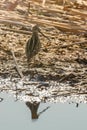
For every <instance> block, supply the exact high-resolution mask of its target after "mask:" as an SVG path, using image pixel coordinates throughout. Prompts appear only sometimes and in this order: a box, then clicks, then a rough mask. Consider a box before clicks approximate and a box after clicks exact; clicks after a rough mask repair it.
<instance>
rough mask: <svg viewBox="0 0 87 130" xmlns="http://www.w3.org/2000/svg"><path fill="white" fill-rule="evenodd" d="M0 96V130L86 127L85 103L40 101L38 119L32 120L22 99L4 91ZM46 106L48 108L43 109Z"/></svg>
mask: <svg viewBox="0 0 87 130" xmlns="http://www.w3.org/2000/svg"><path fill="white" fill-rule="evenodd" d="M0 97H2V98H3V99H4V100H3V101H2V102H0V130H29V129H30V130H43V129H45V130H82V129H83V130H86V129H87V104H80V105H79V106H78V107H76V104H73V103H72V104H68V103H63V104H62V103H56V104H51V103H41V104H40V105H39V108H38V113H40V115H39V117H38V119H36V120H32V118H31V112H30V110H29V108H28V107H27V106H26V104H25V103H24V102H23V101H15V98H13V97H12V96H9V95H8V94H6V93H4V94H3V93H2V94H0ZM48 106H50V108H49V109H47V110H45V108H47V107H48ZM44 110H45V111H44ZM42 111H43V112H42Z"/></svg>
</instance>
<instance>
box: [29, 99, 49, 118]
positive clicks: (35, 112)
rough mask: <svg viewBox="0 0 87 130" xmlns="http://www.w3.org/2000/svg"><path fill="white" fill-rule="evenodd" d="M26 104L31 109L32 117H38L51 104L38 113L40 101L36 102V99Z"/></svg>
mask: <svg viewBox="0 0 87 130" xmlns="http://www.w3.org/2000/svg"><path fill="white" fill-rule="evenodd" d="M26 105H27V107H28V108H29V109H30V111H31V118H32V119H38V117H39V116H40V115H41V114H42V113H43V112H45V111H46V110H47V109H48V108H49V106H48V107H46V108H45V109H44V110H43V111H41V112H39V113H38V108H39V105H40V102H36V101H34V102H33V103H31V102H26Z"/></svg>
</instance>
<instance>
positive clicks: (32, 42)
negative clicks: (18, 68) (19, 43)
mask: <svg viewBox="0 0 87 130" xmlns="http://www.w3.org/2000/svg"><path fill="white" fill-rule="evenodd" d="M38 32H39V27H38V25H35V26H34V27H33V29H32V36H31V38H30V39H29V40H28V42H27V44H26V50H25V51H26V56H27V62H28V63H29V61H30V60H31V59H32V58H33V57H34V56H35V55H36V54H37V53H38V52H39V51H40V47H41V44H40V40H39V36H38Z"/></svg>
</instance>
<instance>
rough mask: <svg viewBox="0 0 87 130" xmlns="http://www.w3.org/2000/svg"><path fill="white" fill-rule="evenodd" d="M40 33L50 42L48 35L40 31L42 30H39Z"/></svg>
mask: <svg viewBox="0 0 87 130" xmlns="http://www.w3.org/2000/svg"><path fill="white" fill-rule="evenodd" d="M38 31H39V32H40V33H41V34H42V36H44V37H45V38H47V39H48V40H49V41H50V38H49V37H47V36H46V35H44V34H43V33H42V32H41V29H40V28H38Z"/></svg>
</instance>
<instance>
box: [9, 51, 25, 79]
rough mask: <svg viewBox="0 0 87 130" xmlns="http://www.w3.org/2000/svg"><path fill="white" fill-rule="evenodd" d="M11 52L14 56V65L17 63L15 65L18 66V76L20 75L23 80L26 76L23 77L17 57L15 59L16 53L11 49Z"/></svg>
mask: <svg viewBox="0 0 87 130" xmlns="http://www.w3.org/2000/svg"><path fill="white" fill-rule="evenodd" d="M10 51H11V54H12V56H13V60H14V63H15V65H16V69H17V72H18V74H19V75H20V77H21V78H23V77H24V76H23V74H22V72H21V70H20V69H19V66H18V64H17V60H16V57H15V54H14V52H13V50H12V49H11V50H10Z"/></svg>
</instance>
